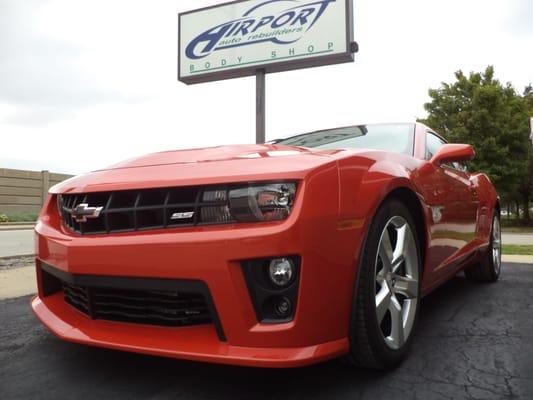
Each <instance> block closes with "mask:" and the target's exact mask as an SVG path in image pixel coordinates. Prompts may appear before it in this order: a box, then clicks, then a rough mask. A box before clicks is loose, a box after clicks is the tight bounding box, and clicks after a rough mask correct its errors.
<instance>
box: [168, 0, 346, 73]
mask: <svg viewBox="0 0 533 400" xmlns="http://www.w3.org/2000/svg"><path fill="white" fill-rule="evenodd" d="M352 36H353V26H352V0H245V1H236V2H232V3H225V4H222V5H220V6H214V7H209V8H204V9H200V10H194V11H190V12H186V13H182V14H180V15H179V50H178V54H179V62H178V79H179V80H181V81H183V82H185V83H199V82H207V81H213V80H219V79H229V78H236V77H240V76H248V75H253V74H254V73H255V71H256V70H257V69H264V70H265V72H279V71H287V70H292V69H299V68H306V67H313V66H320V65H327V64H336V63H342V62H350V61H353V53H352V51H351V43H352Z"/></svg>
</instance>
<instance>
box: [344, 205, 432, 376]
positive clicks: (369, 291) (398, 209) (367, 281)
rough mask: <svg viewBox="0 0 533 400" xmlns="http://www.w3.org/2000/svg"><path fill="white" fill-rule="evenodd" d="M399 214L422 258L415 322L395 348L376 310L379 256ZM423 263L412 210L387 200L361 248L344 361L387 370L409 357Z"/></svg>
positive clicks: (418, 256) (418, 255)
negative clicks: (384, 237) (390, 224)
mask: <svg viewBox="0 0 533 400" xmlns="http://www.w3.org/2000/svg"><path fill="white" fill-rule="evenodd" d="M395 216H400V217H402V218H403V219H405V220H406V221H407V223H408V224H409V227H410V228H411V231H412V233H413V236H414V241H415V244H416V253H417V260H418V297H417V299H416V314H415V317H414V325H413V328H412V330H411V332H410V335H409V337H408V338H406V340H405V342H404V344H403V345H402V346H401V347H400V348H398V349H391V348H390V347H389V346H387V344H386V342H385V338H384V335H383V333H382V329H381V327H380V324H379V323H378V317H377V314H376V291H377V289H376V269H377V267H376V257H377V253H378V246H379V242H380V240H381V234H382V232H383V231H384V229H385V227H386V226H387V223H388V222H389V221H390V220H391V218H393V217H395ZM421 264H422V259H421V257H420V245H419V239H418V234H417V231H416V224H415V223H414V220H413V217H412V216H411V213H410V212H409V210H408V208H407V207H406V206H405V205H404V204H403V203H401V202H400V201H398V200H395V199H392V200H389V201H386V202H385V203H384V204H383V205H382V206H381V207H380V209H379V210H378V212H377V213H376V215H375V217H374V220H373V221H372V223H371V225H370V229H369V231H368V234H367V238H366V240H365V243H364V245H363V249H362V252H361V257H360V263H359V273H358V279H357V282H356V288H355V290H354V301H353V306H352V313H351V321H350V333H349V339H350V353H349V354H348V355H347V356H346V357H345V360H344V361H347V362H348V363H349V364H351V365H355V366H358V367H364V368H370V369H377V370H387V369H392V368H394V367H396V366H397V365H398V364H400V363H401V362H402V361H403V360H404V359H405V357H406V355H407V353H408V351H409V347H410V346H411V342H412V338H413V332H414V330H415V328H416V321H417V319H418V311H419V309H420V295H419V293H420V281H421V276H422V274H421V272H422V271H421Z"/></svg>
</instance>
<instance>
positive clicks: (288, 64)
mask: <svg viewBox="0 0 533 400" xmlns="http://www.w3.org/2000/svg"><path fill="white" fill-rule="evenodd" d="M247 1H249V0H235V1H230V2H225V3H222V4H217V5H213V6H208V7H203V8H198V9H195V10H189V11H184V12H180V13H179V14H178V80H179V81H180V82H183V83H185V84H187V85H192V84H197V83H205V82H213V81H220V80H227V79H235V78H242V77H248V76H254V75H256V74H257V71H258V70H260V71H262V72H263V73H268V74H270V73H276V72H284V71H293V70H298V69H305V68H314V67H321V66H326V65H334V64H342V63H348V62H353V61H354V60H355V57H354V53H355V52H356V51H357V49H354V48H353V46H354V45H353V37H354V29H353V28H354V23H353V0H337V1H339V2H341V1H344V2H345V3H346V50H345V52H343V53H335V54H331V55H319V56H314V57H305V58H301V59H297V60H284V61H277V62H269V63H267V64H263V65H261V64H259V65H252V66H245V67H242V68H234V69H231V70H226V71H223V70H222V71H217V72H208V73H203V74H198V75H196V76H186V77H184V76H182V74H181V50H182V49H181V27H182V23H181V19H182V17H183V16H186V15H189V14H193V13H197V12H201V11H206V10H210V9H213V8H220V7H227V6H231V5H234V4H238V3H244V2H247Z"/></svg>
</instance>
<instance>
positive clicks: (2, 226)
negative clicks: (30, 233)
mask: <svg viewBox="0 0 533 400" xmlns="http://www.w3.org/2000/svg"><path fill="white" fill-rule="evenodd" d="M33 228H35V224H33V225H31V224H20V225H12V224H0V232H4V231H24V230H33Z"/></svg>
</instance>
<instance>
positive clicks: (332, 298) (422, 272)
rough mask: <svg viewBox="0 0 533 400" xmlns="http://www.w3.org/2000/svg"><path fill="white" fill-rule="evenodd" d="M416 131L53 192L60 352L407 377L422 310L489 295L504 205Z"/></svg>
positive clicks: (200, 156) (52, 323) (118, 172)
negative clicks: (476, 285) (70, 347)
mask: <svg viewBox="0 0 533 400" xmlns="http://www.w3.org/2000/svg"><path fill="white" fill-rule="evenodd" d="M472 157H474V150H473V149H472V147H471V146H469V145H465V144H447V143H446V141H445V140H444V139H443V138H442V137H441V136H439V135H438V134H436V133H435V132H434V131H433V130H431V129H430V128H428V127H426V126H424V125H421V124H379V125H364V126H353V127H347V128H340V129H332V130H326V131H319V132H313V133H309V134H304V135H299V136H295V137H291V138H288V139H283V140H277V141H274V142H272V143H269V144H265V145H241V146H223V147H215V148H206V149H196V150H182V151H171V152H164V153H157V154H152V155H148V156H145V157H140V158H137V159H133V160H129V161H126V162H124V163H120V164H117V165H114V166H111V167H109V168H106V169H102V170H99V171H95V172H91V173H88V174H84V175H80V176H77V177H75V178H72V179H69V180H67V181H65V182H63V183H61V184H59V185H57V186H55V187H53V188H52V189H51V190H50V196H49V198H48V200H47V202H46V204H45V206H44V208H43V211H42V213H41V215H40V217H39V221H38V223H37V226H36V228H35V232H36V254H37V260H36V261H37V262H36V268H37V279H38V289H39V292H38V295H37V296H36V297H35V298H34V299H33V300H32V308H33V310H34V312H35V314H36V315H37V317H38V318H39V319H40V320H41V321H42V323H43V324H44V325H46V327H48V328H49V329H50V330H51V331H52V332H53V333H54V334H56V335H57V336H58V337H59V338H61V339H64V340H67V341H70V342H76V343H81V344H87V345H93V346H100V347H106V348H111V349H117V350H125V351H133V352H139V353H146V354H152V355H159V356H168V357H175V358H182V359H189V360H197V361H207V362H215V363H225V364H238V365H248V366H256V367H297V366H303V365H308V364H313V363H317V362H320V361H324V360H327V359H332V358H336V357H344V358H345V359H346V360H348V361H349V362H351V363H354V364H357V365H360V366H365V367H370V368H377V369H386V368H391V367H394V366H395V365H397V364H398V363H399V362H401V360H402V359H404V357H405V356H406V354H407V352H408V350H409V347H410V345H411V344H412V342H413V331H414V329H415V326H416V322H417V315H418V311H419V308H420V299H421V297H422V296H425V295H427V294H428V293H430V292H431V291H432V290H433V289H435V288H437V287H438V286H439V285H441V284H442V283H443V282H445V281H447V280H448V279H450V278H451V277H453V276H454V275H455V274H457V272H458V271H460V270H464V271H465V273H466V276H467V277H468V278H469V279H473V280H477V281H483V282H495V281H496V280H497V279H498V277H499V275H500V268H501V235H500V218H499V214H500V204H499V199H498V195H497V193H496V190H495V189H494V187H493V185H492V184H491V182H490V181H489V179H488V178H487V176H485V175H483V174H479V173H471V172H469V171H468V170H467V168H466V166H465V164H464V162H465V161H467V160H470V159H471V158H472Z"/></svg>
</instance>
